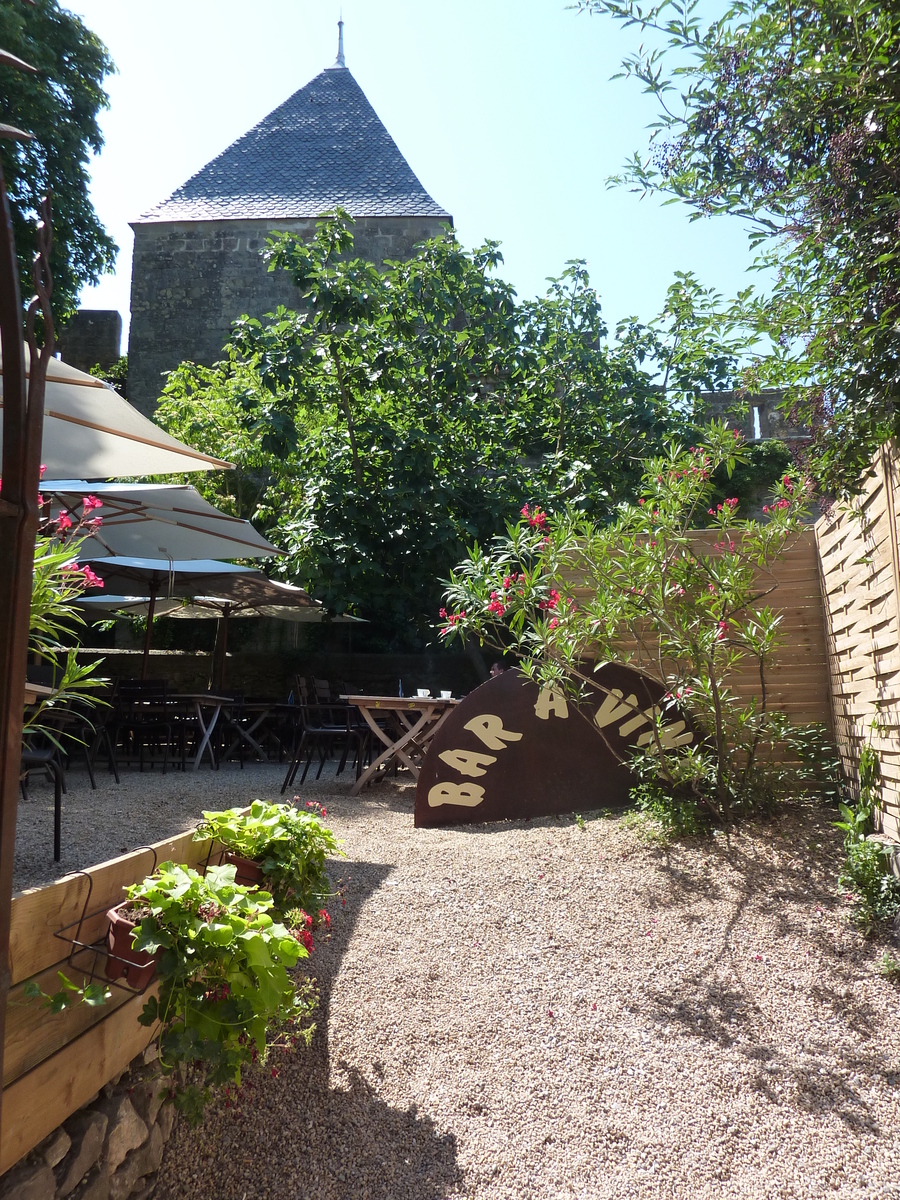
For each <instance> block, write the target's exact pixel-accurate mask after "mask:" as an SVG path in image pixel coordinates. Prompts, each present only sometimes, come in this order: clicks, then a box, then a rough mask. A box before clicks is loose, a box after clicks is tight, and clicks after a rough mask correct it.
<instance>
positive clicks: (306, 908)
mask: <svg viewBox="0 0 900 1200" xmlns="http://www.w3.org/2000/svg"><path fill="white" fill-rule="evenodd" d="M326 815H327V814H326V810H325V809H323V808H320V806H319V805H318V804H316V803H315V802H313V801H310V802H309V807H307V808H306V809H298V808H295V807H294V806H293V805H290V804H272V803H270V802H268V801H266V800H254V801H253V802H252V804H251V805H250V810H249V812H248V811H246V810H244V809H240V808H228V809H224V810H223V811H221V812H204V814H203V821H202V822H201V824H200V825H199V826H198V828H197V832H196V833H195V835H194V838H195V840H202V839H204V838H216V839H217V840H218V841H219V842H221V843H222V845H223V846H225V847H226V849H228V850H230V851H232V852H233V853H235V854H239V855H241V856H242V857H244V858H249V859H253V860H254V861H255V862H257V863H258V864H259V866H260V868H261V870H262V873H263V875H264V877H265V879H266V882H267V884H268V886H270V887H271V890H272V894H273V895H274V897H275V902H276V904H277V906H278V909H279V911H280V912H282V913H285V914H287V913H291V914H292V915H293V914H294V913H296V914H297V916H296V920H297V923H298V925H301V926H303V927H305V928H310V927H311V926H315V925H318V924H319V923H320V922H325V923H326V924H329V923H330V918H329V916H328V912H327V910H326V908H325V905H326V904H327V902H328V899H329V897H330V896H331V894H332V892H331V885H330V883H329V880H328V873H327V870H326V865H325V863H326V857H327V856H328V855H329V854H331V855H337V854H340V853H341V850H340V846H339V845H338V841H337V838H336V837H335V836H334V834H333V833H332V831H331V830H330V829H328V828H327V827H326V826H325V825H324V824H323V823H322V817H324V816H326ZM301 914H302V916H301ZM307 918H309V925H307ZM308 940H309V941H310V947H311V935H308Z"/></svg>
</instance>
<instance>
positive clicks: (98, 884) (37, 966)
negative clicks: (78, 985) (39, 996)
mask: <svg viewBox="0 0 900 1200" xmlns="http://www.w3.org/2000/svg"><path fill="white" fill-rule="evenodd" d="M209 848H210V843H209V842H208V841H203V842H195V841H194V840H193V831H189V832H188V833H183V834H181V835H180V836H178V837H176V838H166V839H163V841H161V842H155V843H154V845H153V846H152V847H150V848H149V849H147V850H135V851H132V852H131V853H130V854H123V855H122V856H121V857H120V858H113V859H110V861H109V862H105V863H100V864H99V865H98V866H96V867H91V868H90V870H88V871H85V872H83V873H81V874H78V875H67V876H65V877H64V878H63V879H58V880H57V881H56V882H55V883H51V884H49V885H48V886H47V887H43V888H34V889H32V890H30V891H26V892H21V893H20V894H19V895H18V896H15V897H14V898H13V902H12V906H11V907H12V912H11V919H10V936H9V966H10V973H11V976H12V982H13V983H21V982H22V981H23V980H26V979H30V978H31V977H32V975H37V974H38V973H39V972H40V971H44V970H46V969H47V967H52V966H54V965H55V964H57V963H60V962H62V960H63V959H65V958H66V957H67V955H68V953H69V951H70V950H71V948H72V947H71V945H70V944H67V943H66V942H65V941H63V940H61V939H60V938H59V937H57V933H58V932H59V931H60V930H61V929H62V928H63V927H64V926H67V925H72V924H73V922H77V921H78V920H79V918H80V917H81V914H82V911H83V909H84V905H85V900H86V899H87V896H88V889H89V888H90V893H91V894H90V900H89V901H88V912H89V913H96V915H95V916H94V917H93V919H92V920H90V921H88V922H87V923H86V925H85V927H84V929H83V930H82V936H81V938H80V940H81V941H85V942H91V941H94V940H95V939H96V938H98V937H102V935H103V933H104V931H105V929H106V923H107V922H106V910H107V909H109V908H112V907H113V905H115V904H119V903H121V901H122V900H124V898H125V896H124V889H125V888H126V887H127V886H128V884H130V883H138V882H139V881H140V880H141V879H143V878H144V877H145V876H146V875H149V874H150V873H151V871H152V870H153V851H154V850H155V851H156V861H157V863H162V862H168V861H170V860H171V861H172V862H178V863H184V864H185V865H186V866H189V867H196V866H198V864H200V863H202V862H204V861H205V859H206V856H207V853H208V851H209ZM69 933H70V935H71V936H74V935H75V929H70V930H69Z"/></svg>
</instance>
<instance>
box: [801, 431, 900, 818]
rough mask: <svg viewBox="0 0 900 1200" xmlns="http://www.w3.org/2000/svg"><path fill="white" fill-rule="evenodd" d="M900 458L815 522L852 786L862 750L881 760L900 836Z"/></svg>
mask: <svg viewBox="0 0 900 1200" xmlns="http://www.w3.org/2000/svg"><path fill="white" fill-rule="evenodd" d="M898 503H900V454H898V447H897V446H896V444H894V443H889V444H887V445H886V446H884V447H883V448H882V449H881V451H880V452H879V453H878V454H877V455H876V457H875V460H874V461H873V463H872V467H871V469H870V471H869V473H868V475H867V477H866V479H865V481H864V486H863V490H862V492H861V494H860V495H859V496H858V497H857V498H856V499H855V500H854V501H853V502H852V503H850V504H847V505H844V506H842V507H841V508H840V509H836V510H835V511H834V512H833V513H832V514H831V515H829V516H827V517H822V518H821V519H820V520H819V522H818V523H817V525H816V539H817V543H818V552H819V559H820V563H821V572H822V592H823V596H824V602H825V619H826V624H827V630H828V644H829V672H830V687H831V696H832V705H833V709H834V717H833V720H834V732H835V738H836V741H837V744H838V749H839V751H840V754H841V759H842V761H843V764H844V770H845V772H846V774H847V777H848V778H849V779H850V780H851V781H856V780H857V767H858V763H859V752H860V748H861V747H862V746H864V745H865V744H866V742H870V743H871V745H872V747H873V748H874V749H875V750H876V751H877V753H878V755H879V758H880V760H881V771H882V778H883V786H882V801H883V822H882V824H883V828H884V832H885V833H887V834H888V835H889V836H890V837H892V838H894V839H900V709H898V701H900V608H898V598H900V550H898V547H900V541H898Z"/></svg>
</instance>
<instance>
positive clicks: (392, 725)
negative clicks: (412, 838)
mask: <svg viewBox="0 0 900 1200" xmlns="http://www.w3.org/2000/svg"><path fill="white" fill-rule="evenodd" d="M341 699H342V700H346V701H347V702H348V703H349V704H355V705H356V707H357V708H358V709H359V711H360V712H361V713H362V715H363V719H364V720H365V722H366V724H367V725H368V726H369V728H370V729H371V731H372V733H374V735H375V737H376V738H377V739H378V741H379V742H381V743H382V744H383V745H384V746H385V747H386V749H385V750H383V751H382V753H381V754H380V755H379V756H378V757H377V758H376V759H375V760H374V761H373V762H372V763H371V764H370V765H369V766H368V767H366V769H365V771H363V773H362V774H361V775H360V777H359V779H357V781H356V783H354V785H353V787H352V788H351V790H350V794H351V796H358V795H359V793H360V792H361V791H362V789H363V788H364V787H366V785H367V784H369V783H371V781H372V779H373V778H374V777H375V775H376V774H377V773H378V772H379V771H381V770H382V769H383V768H387V767H389V766H390V765H391V764H392V763H401V764H402V765H403V766H404V767H407V768H408V770H409V772H410V774H411V775H412V777H413V779H418V778H419V767H420V766H421V763H422V759H423V758H424V757H425V751H426V750H427V749H428V743H429V742H430V741H431V739H432V738H433V737H434V735H435V734H436V733H437V731H438V730H439V729H440V727H441V725H442V724H443V723H444V720H445V719H446V717H447V716H448V714H449V713H450V712H451V711H452V710H453V708H454V707H455V705H457V704H459V701H458V700H440V699H435V698H434V697H430V696H342V697H341ZM379 716H382V717H384V716H388V717H389V723H388V725H387V727H385V726H384V725H380V724H379V723H378V717H379Z"/></svg>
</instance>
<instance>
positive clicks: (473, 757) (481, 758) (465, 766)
mask: <svg viewBox="0 0 900 1200" xmlns="http://www.w3.org/2000/svg"><path fill="white" fill-rule="evenodd" d="M438 758H440V760H441V762H445V763H446V764H447V766H448V767H452V768H453V769H454V771H459V773H460V775H468V777H469V779H477V778H478V776H479V775H484V774H485V770H484V768H485V767H489V766H490V765H491V763H495V762H496V761H497V760H496V758H494V756H493V754H474V753H473V752H472V751H471V750H444V751H443V752H442V753H441V754H439V755H438Z"/></svg>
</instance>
